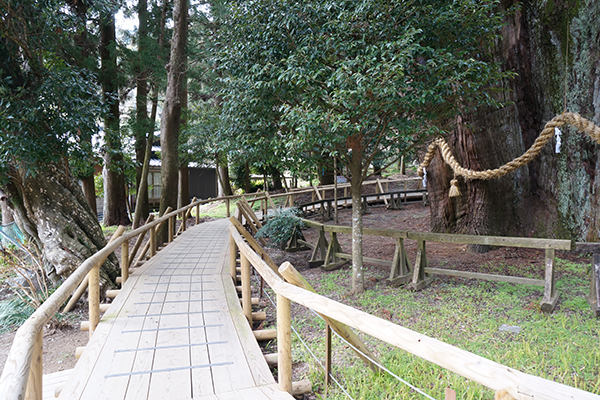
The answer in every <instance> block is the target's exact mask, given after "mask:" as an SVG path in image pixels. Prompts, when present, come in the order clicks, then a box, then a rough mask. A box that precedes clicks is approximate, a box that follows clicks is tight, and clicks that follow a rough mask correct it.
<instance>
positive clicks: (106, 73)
mask: <svg viewBox="0 0 600 400" xmlns="http://www.w3.org/2000/svg"><path fill="white" fill-rule="evenodd" d="M100 36H101V46H100V58H101V59H102V71H101V74H100V79H101V81H102V90H103V91H104V96H105V99H106V101H107V103H109V104H110V111H109V113H108V115H107V116H106V118H105V119H104V141H105V143H106V150H105V154H104V224H105V225H106V226H112V225H128V224H129V223H130V222H131V221H130V220H129V216H128V213H127V203H126V202H127V194H126V192H125V174H124V172H123V153H122V151H123V147H122V143H121V137H120V133H119V119H120V112H119V100H118V85H117V81H116V76H117V57H116V53H115V48H114V47H115V46H116V44H115V17H114V15H112V14H110V15H104V16H103V17H102V18H101V23H100Z"/></svg>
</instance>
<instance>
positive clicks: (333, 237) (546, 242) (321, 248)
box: [302, 219, 573, 312]
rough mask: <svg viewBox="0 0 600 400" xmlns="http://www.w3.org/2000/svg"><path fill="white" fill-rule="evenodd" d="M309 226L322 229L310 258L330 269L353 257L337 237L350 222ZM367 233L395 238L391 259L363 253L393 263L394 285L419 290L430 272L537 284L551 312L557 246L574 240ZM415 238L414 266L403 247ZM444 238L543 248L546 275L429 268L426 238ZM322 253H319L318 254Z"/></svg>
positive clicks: (545, 308) (347, 229) (544, 306)
mask: <svg viewBox="0 0 600 400" xmlns="http://www.w3.org/2000/svg"><path fill="white" fill-rule="evenodd" d="M302 221H303V222H304V223H305V224H306V225H307V226H310V227H313V228H316V229H318V230H319V239H318V241H317V243H316V245H314V246H313V245H310V244H309V243H306V242H303V243H304V244H307V245H309V246H311V247H313V249H314V250H313V255H312V258H311V262H312V263H313V265H314V263H315V262H316V261H317V257H318V256H319V255H320V257H321V258H320V260H319V262H320V261H321V260H322V263H323V267H324V268H325V269H327V270H331V269H335V268H337V267H339V266H340V265H341V264H342V263H344V262H345V261H340V260H351V259H352V255H351V254H347V253H343V252H342V249H341V246H340V244H339V242H338V240H337V234H338V233H352V228H351V227H349V226H339V225H324V224H321V223H318V222H315V221H311V220H307V219H303V220H302ZM325 232H329V234H330V236H329V243H328V242H327V239H326V237H325ZM363 235H365V236H384V237H392V238H395V239H396V248H395V251H394V258H393V260H392V261H389V260H380V259H376V258H369V257H364V261H366V262H369V263H372V264H379V265H385V266H389V267H391V271H390V277H389V278H388V282H389V283H390V284H392V285H400V284H404V283H409V284H410V286H411V287H412V288H413V289H415V290H420V289H422V288H424V287H425V286H427V285H428V284H429V282H430V281H431V279H432V278H431V277H429V276H427V274H438V275H451V276H460V277H465V278H473V279H484V280H492V281H502V282H511V283H519V284H527V285H538V286H543V287H544V298H543V300H542V302H541V308H542V311H544V312H552V310H553V309H554V307H555V306H556V302H557V301H558V292H557V291H556V285H555V279H554V266H555V255H556V251H557V250H571V249H572V247H573V243H572V242H571V241H570V240H561V239H537V238H517V237H504V236H475V235H458V234H446V233H430V232H411V231H401V230H394V229H369V228H365V229H363ZM405 239H412V240H416V241H417V255H416V260H415V263H414V266H411V265H410V263H409V262H408V256H407V255H406V250H405V249H404V240H405ZM428 241H429V242H444V243H461V244H478V245H487V246H509V247H524V248H530V249H542V250H544V251H545V270H544V279H531V278H523V277H515V276H505V275H492V274H483V273H479V272H469V271H458V270H452V269H445V268H430V267H429V266H428V263H427V253H426V246H425V244H426V242H428ZM319 253H320V254H319Z"/></svg>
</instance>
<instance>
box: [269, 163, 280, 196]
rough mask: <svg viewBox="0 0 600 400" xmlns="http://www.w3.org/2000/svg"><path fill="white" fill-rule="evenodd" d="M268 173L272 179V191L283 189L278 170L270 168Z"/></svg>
mask: <svg viewBox="0 0 600 400" xmlns="http://www.w3.org/2000/svg"><path fill="white" fill-rule="evenodd" d="M269 172H270V173H271V176H272V177H273V190H281V189H283V184H282V183H281V172H279V169H277V168H275V167H271V168H269Z"/></svg>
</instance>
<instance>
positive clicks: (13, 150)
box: [0, 0, 103, 173]
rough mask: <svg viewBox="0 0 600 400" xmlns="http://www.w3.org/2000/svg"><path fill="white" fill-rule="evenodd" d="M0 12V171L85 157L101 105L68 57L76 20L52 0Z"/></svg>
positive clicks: (91, 83) (15, 4)
mask: <svg viewBox="0 0 600 400" xmlns="http://www.w3.org/2000/svg"><path fill="white" fill-rule="evenodd" d="M96 6H97V7H102V6H103V2H102V1H101V2H95V7H96ZM0 15H1V17H0V18H2V23H0V37H1V40H0V143H1V146H0V170H1V171H6V170H7V169H8V168H9V166H10V165H19V167H20V168H23V169H24V170H25V171H27V172H28V173H35V171H36V169H37V168H40V167H42V166H45V165H47V164H48V162H56V161H59V160H61V159H62V158H64V157H68V158H71V159H78V160H82V159H89V157H90V151H91V146H90V145H89V143H90V142H91V136H92V135H93V134H95V133H96V132H97V131H98V124H97V123H98V120H99V116H100V114H101V113H102V112H103V105H102V100H101V98H100V90H99V87H98V85H97V84H96V79H95V77H94V76H93V75H92V74H91V73H90V72H89V71H88V70H86V69H84V68H81V67H78V66H76V65H75V64H74V61H75V60H74V59H73V58H72V55H73V54H74V53H75V48H76V47H77V46H75V45H74V44H73V41H72V36H73V35H74V34H73V32H76V31H77V29H78V23H79V21H78V18H77V17H76V16H75V15H73V14H71V12H70V10H69V9H68V8H65V4H64V2H62V1H55V0H51V1H45V2H37V1H32V0H27V1H8V2H6V3H4V4H3V11H2V13H0Z"/></svg>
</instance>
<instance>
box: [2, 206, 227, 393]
mask: <svg viewBox="0 0 600 400" xmlns="http://www.w3.org/2000/svg"><path fill="white" fill-rule="evenodd" d="M221 200H224V198H217V199H209V200H198V201H193V202H192V203H191V204H189V205H187V206H185V207H182V208H180V209H178V210H175V211H173V212H167V213H166V214H165V215H164V216H162V217H161V218H158V219H156V220H154V221H152V220H151V219H150V220H149V222H147V223H146V224H145V225H144V226H142V227H140V228H138V229H136V230H134V231H131V232H129V233H127V234H124V235H121V234H122V232H123V231H124V228H122V227H121V228H119V229H118V230H117V232H116V233H115V235H113V238H111V241H110V242H109V243H108V244H107V245H106V246H105V247H104V248H102V249H101V250H99V251H98V252H97V253H96V254H94V255H93V256H91V257H89V258H88V259H86V260H85V261H84V262H83V263H82V264H81V265H80V266H79V267H78V268H77V269H76V270H75V272H73V273H72V274H71V276H69V278H67V279H66V280H65V281H64V282H63V283H62V285H61V286H60V287H59V288H58V289H57V290H56V291H55V292H54V293H53V294H52V295H51V296H50V297H49V298H48V299H47V300H46V301H45V302H44V303H42V305H41V306H40V307H39V308H38V309H37V310H36V311H35V312H34V313H33V314H32V315H31V317H29V319H27V321H25V323H24V324H23V325H22V326H21V327H20V328H19V329H18V330H17V333H16V335H15V338H14V340H13V344H12V347H11V350H10V353H9V355H8V358H7V360H6V364H5V366H4V370H3V372H2V377H1V378H0V396H1V398H2V399H7V400H9V399H10V400H13V399H14V400H22V399H33V400H38V399H39V400H41V399H42V373H43V371H42V353H43V327H44V325H46V323H47V322H48V321H49V320H50V319H51V318H52V317H53V316H54V315H55V314H56V312H57V311H58V310H59V308H60V307H61V305H62V304H64V303H65V301H66V300H67V299H68V298H69V297H70V296H71V294H72V293H74V291H75V292H79V291H81V293H83V291H84V290H85V285H89V292H88V299H89V301H88V302H89V321H86V322H83V323H82V329H83V330H89V332H90V336H91V335H92V334H93V333H94V330H95V328H96V326H97V325H98V322H99V320H100V312H101V311H102V310H103V307H102V306H103V305H101V304H100V288H99V283H100V279H99V277H100V266H101V265H102V264H103V263H104V261H105V260H106V258H107V257H108V256H109V255H110V254H111V253H112V252H113V251H114V250H115V249H117V248H118V247H119V246H121V279H120V281H121V283H122V284H123V283H125V281H126V280H127V277H128V276H129V265H130V254H129V240H130V239H134V238H136V237H137V238H138V240H137V243H136V246H138V247H139V245H138V244H139V243H141V240H142V238H143V236H144V235H146V234H147V233H148V232H149V233H150V240H149V242H148V243H149V245H148V246H147V251H148V250H149V252H150V256H153V255H155V254H156V251H157V242H156V233H157V231H158V228H160V226H161V225H162V224H163V223H165V222H166V223H168V226H169V229H168V238H169V239H168V241H169V242H171V241H172V240H173V238H174V236H175V229H174V228H175V219H176V218H177V217H179V216H180V217H182V223H181V225H180V227H179V232H181V231H184V230H185V229H186V218H187V217H188V216H189V214H190V211H191V210H192V208H194V207H196V222H197V223H198V222H199V207H200V205H202V204H206V203H210V202H213V201H221ZM142 253H144V252H142ZM131 258H133V257H131ZM141 258H142V257H141V256H140V258H138V260H140V259H141ZM84 282H87V283H86V284H83V283H84ZM78 287H79V288H81V287H83V290H76V289H77V288H78ZM108 292H111V291H108ZM114 295H116V293H114V291H113V293H107V296H110V297H113V296H114ZM74 296H75V295H74ZM75 301H76V300H75Z"/></svg>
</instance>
